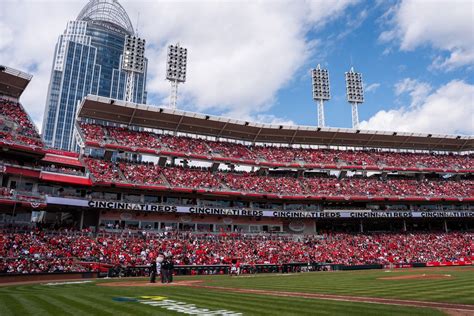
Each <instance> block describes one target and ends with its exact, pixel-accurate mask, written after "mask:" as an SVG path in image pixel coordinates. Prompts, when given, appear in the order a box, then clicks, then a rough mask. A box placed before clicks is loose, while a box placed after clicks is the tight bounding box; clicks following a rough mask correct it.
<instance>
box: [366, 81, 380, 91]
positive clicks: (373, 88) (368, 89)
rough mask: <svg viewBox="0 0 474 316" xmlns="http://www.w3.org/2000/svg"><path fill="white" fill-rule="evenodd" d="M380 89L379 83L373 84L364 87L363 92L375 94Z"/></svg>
mask: <svg viewBox="0 0 474 316" xmlns="http://www.w3.org/2000/svg"><path fill="white" fill-rule="evenodd" d="M379 87H380V83H378V82H374V83H372V84H369V85H367V86H366V87H365V92H375V91H376V90H377V89H378V88H379Z"/></svg>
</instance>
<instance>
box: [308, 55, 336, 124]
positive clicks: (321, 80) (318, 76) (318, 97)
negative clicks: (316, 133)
mask: <svg viewBox="0 0 474 316" xmlns="http://www.w3.org/2000/svg"><path fill="white" fill-rule="evenodd" d="M311 72H312V78H313V79H312V80H313V100H314V101H316V103H317V106H318V126H319V127H324V126H325V123H324V101H328V100H329V99H330V98H331V94H330V92H329V73H328V71H327V69H321V65H319V64H318V67H316V69H312V71H311Z"/></svg>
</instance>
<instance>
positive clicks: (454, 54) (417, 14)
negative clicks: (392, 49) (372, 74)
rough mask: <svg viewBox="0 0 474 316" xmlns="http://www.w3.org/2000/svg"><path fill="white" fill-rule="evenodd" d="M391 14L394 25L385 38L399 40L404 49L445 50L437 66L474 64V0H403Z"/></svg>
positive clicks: (451, 67) (437, 60) (445, 67)
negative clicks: (428, 47)
mask: <svg viewBox="0 0 474 316" xmlns="http://www.w3.org/2000/svg"><path fill="white" fill-rule="evenodd" d="M387 15H388V16H389V17H391V20H390V23H391V28H390V29H389V30H387V31H385V32H383V33H382V34H381V35H380V40H381V41H383V42H391V41H397V42H399V45H400V49H401V50H404V51H410V50H414V49H415V48H417V47H420V46H423V45H430V46H431V47H433V48H435V49H438V50H441V51H443V54H440V55H438V56H437V57H436V58H435V59H434V60H433V65H432V66H433V67H434V68H443V69H446V70H452V69H454V68H457V67H461V66H468V67H472V66H473V65H474V28H473V24H472V23H473V21H474V3H473V2H472V1H469V0H452V1H415V0H403V1H402V2H401V3H399V4H398V5H396V6H393V7H392V8H390V10H389V11H388V14H387ZM444 53H447V54H448V55H449V56H447V57H446V56H443V55H445V54H444Z"/></svg>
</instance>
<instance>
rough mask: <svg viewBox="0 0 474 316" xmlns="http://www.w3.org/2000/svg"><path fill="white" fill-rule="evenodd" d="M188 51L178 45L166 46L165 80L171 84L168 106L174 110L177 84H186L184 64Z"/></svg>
mask: <svg viewBox="0 0 474 316" xmlns="http://www.w3.org/2000/svg"><path fill="white" fill-rule="evenodd" d="M187 59H188V49H187V48H184V47H181V46H180V45H179V43H177V44H176V45H170V46H168V59H167V62H166V79H167V80H169V81H170V82H171V94H170V101H169V106H170V108H172V109H176V104H177V101H178V84H179V83H184V82H186V66H187V65H186V63H187Z"/></svg>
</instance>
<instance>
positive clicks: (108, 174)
mask: <svg viewBox="0 0 474 316" xmlns="http://www.w3.org/2000/svg"><path fill="white" fill-rule="evenodd" d="M84 161H85V162H86V164H87V166H88V168H89V170H90V171H91V173H92V174H93V176H94V178H95V181H98V182H101V181H104V182H124V183H132V184H145V185H147V184H164V185H167V184H169V185H170V186H172V187H187V188H204V189H214V190H221V191H229V190H231V191H241V192H257V193H274V194H282V195H327V196H349V195H351V196H355V195H357V196H383V197H386V196H396V197H399V196H418V197H436V196H442V197H472V196H474V180H470V179H463V180H459V181H455V180H440V179H424V180H416V179H407V178H396V179H393V178H389V179H387V180H382V179H379V178H377V177H346V178H341V179H338V178H336V177H328V176H325V177H322V176H311V175H310V174H308V176H305V177H299V178H297V177H296V176H294V175H291V174H279V175H259V174H257V173H255V172H222V171H219V172H211V171H210V169H207V168H184V167H177V166H173V167H171V166H168V167H163V168H161V167H158V166H156V165H154V164H152V163H144V164H133V163H125V162H120V163H113V162H110V161H103V160H98V159H93V158H85V159H84Z"/></svg>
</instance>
